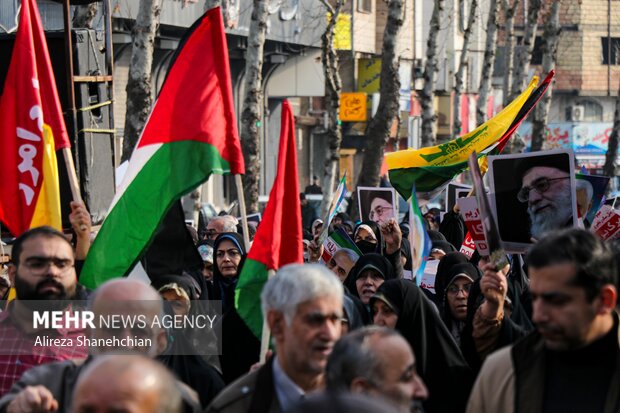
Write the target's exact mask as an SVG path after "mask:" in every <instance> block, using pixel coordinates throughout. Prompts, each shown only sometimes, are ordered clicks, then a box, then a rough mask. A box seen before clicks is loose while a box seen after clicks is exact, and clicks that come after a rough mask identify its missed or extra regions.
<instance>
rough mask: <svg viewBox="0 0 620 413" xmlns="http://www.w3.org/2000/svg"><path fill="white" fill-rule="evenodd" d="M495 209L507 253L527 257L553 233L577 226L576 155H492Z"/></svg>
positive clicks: (560, 152)
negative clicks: (543, 238)
mask: <svg viewBox="0 0 620 413" xmlns="http://www.w3.org/2000/svg"><path fill="white" fill-rule="evenodd" d="M488 175H489V185H490V187H491V196H490V200H491V207H492V209H493V213H494V216H495V218H496V219H497V226H498V229H499V235H500V239H501V241H502V244H503V246H504V248H505V249H506V251H507V252H515V253H523V252H525V251H527V250H528V248H529V247H530V246H531V245H532V244H533V243H534V242H536V241H537V240H539V239H541V238H542V237H544V236H545V235H546V234H547V233H549V232H551V231H554V230H558V229H561V228H568V227H574V226H577V218H578V215H577V201H576V192H575V186H576V183H575V161H574V155H573V152H572V151H571V150H568V149H557V150H552V151H542V152H532V153H523V154H515V155H499V156H489V172H488Z"/></svg>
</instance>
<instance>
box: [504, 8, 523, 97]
mask: <svg viewBox="0 0 620 413" xmlns="http://www.w3.org/2000/svg"><path fill="white" fill-rule="evenodd" d="M511 2H512V3H511ZM517 6H519V0H502V9H503V11H504V20H505V22H504V25H505V27H506V28H505V37H506V54H505V65H506V70H505V72H504V85H503V90H504V99H503V104H504V107H505V106H507V105H508V104H509V103H510V86H511V85H512V72H513V67H514V66H513V63H514V53H515V14H516V13H517Z"/></svg>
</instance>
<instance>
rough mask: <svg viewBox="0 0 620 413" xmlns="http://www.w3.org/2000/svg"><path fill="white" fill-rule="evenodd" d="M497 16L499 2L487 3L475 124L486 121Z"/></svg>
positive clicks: (493, 62) (493, 64) (491, 83)
mask: <svg viewBox="0 0 620 413" xmlns="http://www.w3.org/2000/svg"><path fill="white" fill-rule="evenodd" d="M498 14H499V2H498V1H497V0H491V1H490V2H489V17H488V20H487V38H486V43H485V47H484V59H483V61H482V74H481V76H480V92H479V95H478V102H477V103H476V124H477V125H482V124H483V123H484V122H486V121H487V100H488V97H489V94H490V93H491V88H492V87H493V67H494V66H495V47H496V46H495V44H496V43H497V29H498V26H499V23H498V19H497V15H498Z"/></svg>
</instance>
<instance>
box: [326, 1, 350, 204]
mask: <svg viewBox="0 0 620 413" xmlns="http://www.w3.org/2000/svg"><path fill="white" fill-rule="evenodd" d="M321 2H322V3H323V5H324V6H325V8H326V9H327V11H328V12H329V14H330V15H331V18H330V20H329V21H328V22H327V27H326V28H325V33H323V36H322V37H321V48H322V50H321V55H322V57H321V58H322V60H323V73H324V74H325V106H326V110H327V114H328V119H329V120H328V124H327V142H328V144H329V152H328V154H327V156H326V158H325V170H324V172H323V201H322V202H321V216H325V214H326V213H327V212H328V209H329V205H330V203H331V199H332V196H333V193H334V186H335V184H336V181H337V174H338V161H339V159H340V144H341V143H342V129H341V127H340V123H339V122H338V112H339V109H340V91H341V90H342V82H341V80H340V73H339V72H338V53H337V52H336V49H335V48H334V34H335V28H336V23H337V21H338V16H339V15H340V12H341V10H342V7H343V6H344V3H345V0H336V2H335V4H334V7H332V6H331V5H330V4H329V3H328V2H327V0H321Z"/></svg>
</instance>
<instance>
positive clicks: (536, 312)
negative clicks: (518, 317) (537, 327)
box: [532, 299, 549, 324]
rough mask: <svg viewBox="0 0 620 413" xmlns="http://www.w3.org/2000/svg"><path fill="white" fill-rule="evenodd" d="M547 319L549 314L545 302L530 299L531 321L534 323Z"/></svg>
mask: <svg viewBox="0 0 620 413" xmlns="http://www.w3.org/2000/svg"><path fill="white" fill-rule="evenodd" d="M548 320H549V314H548V313H547V309H546V306H545V304H544V303H543V302H542V301H541V300H540V299H539V300H534V301H532V321H533V322H534V324H539V323H544V322H547V321H548Z"/></svg>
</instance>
